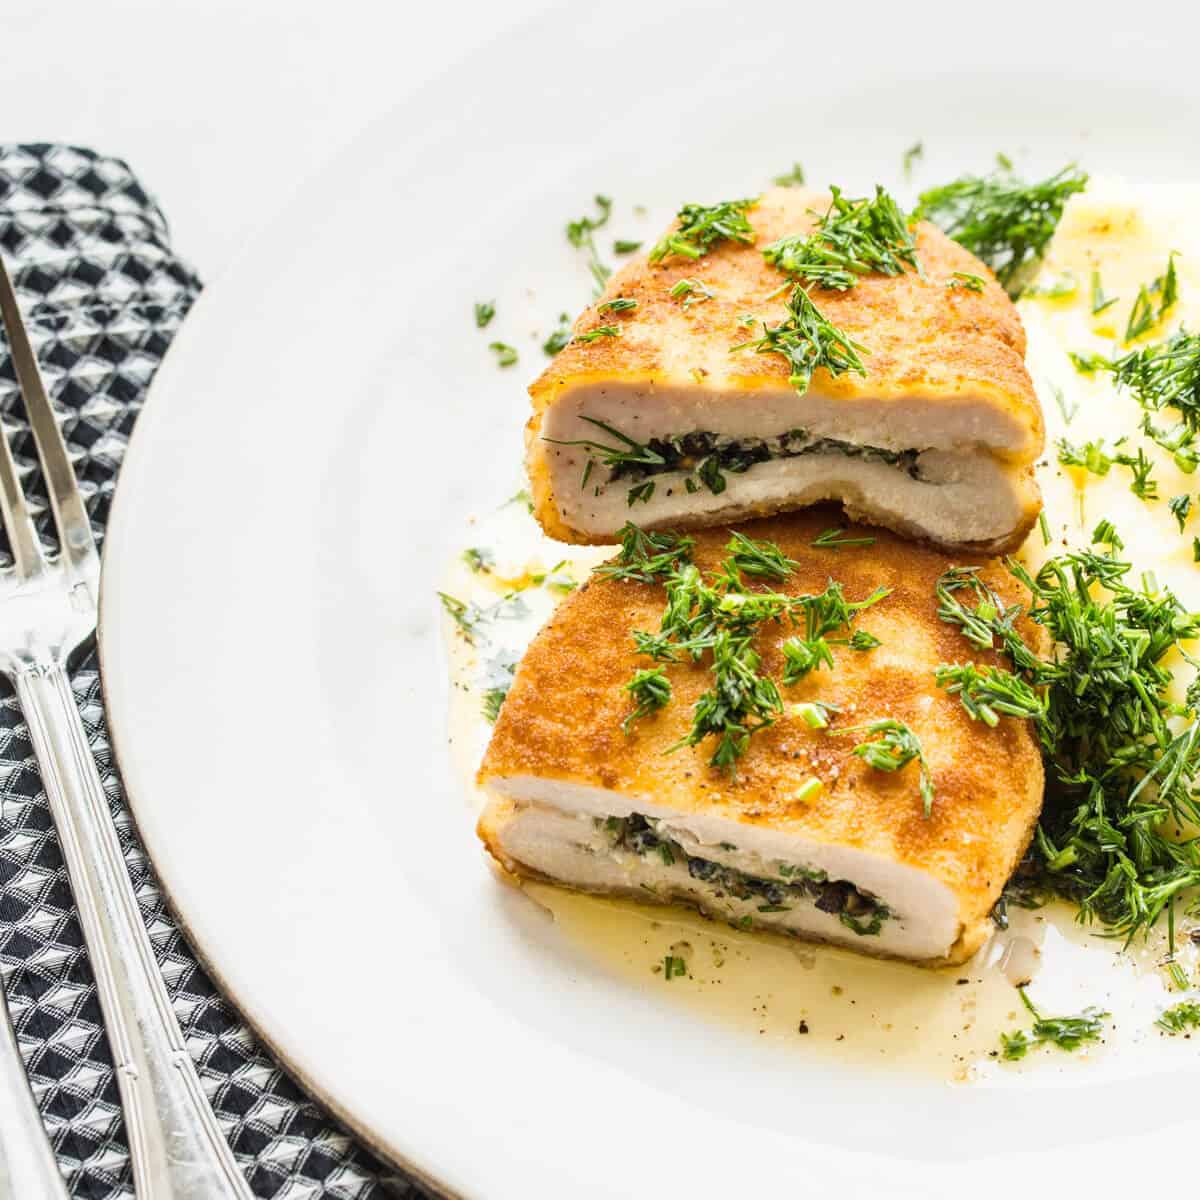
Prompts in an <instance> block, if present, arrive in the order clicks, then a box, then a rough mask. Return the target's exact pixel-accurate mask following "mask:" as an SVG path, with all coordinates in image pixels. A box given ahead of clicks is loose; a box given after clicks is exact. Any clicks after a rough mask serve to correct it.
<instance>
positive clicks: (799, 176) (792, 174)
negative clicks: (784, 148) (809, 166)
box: [771, 163, 804, 187]
mask: <svg viewBox="0 0 1200 1200" xmlns="http://www.w3.org/2000/svg"><path fill="white" fill-rule="evenodd" d="M771 182H772V183H773V184H774V185H775V186H776V187H803V186H804V168H803V167H802V166H801V165H800V164H799V163H792V169H791V170H790V171H788V172H787V174H786V175H776V176H775V178H774V179H772V180H771Z"/></svg>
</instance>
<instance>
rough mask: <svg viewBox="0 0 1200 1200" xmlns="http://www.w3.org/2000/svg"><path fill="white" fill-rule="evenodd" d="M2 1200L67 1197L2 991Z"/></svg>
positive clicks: (0, 1074) (0, 1196) (0, 1012)
mask: <svg viewBox="0 0 1200 1200" xmlns="http://www.w3.org/2000/svg"><path fill="white" fill-rule="evenodd" d="M0 1112H3V1113H4V1121H3V1123H2V1124H0V1200H68V1197H67V1185H66V1184H65V1183H64V1182H63V1177H62V1175H61V1173H60V1172H59V1169H58V1163H57V1162H56V1161H55V1159H54V1151H53V1150H52V1149H51V1148H50V1141H49V1139H48V1138H47V1137H46V1130H45V1127H44V1126H43V1125H42V1118H41V1116H40V1114H39V1113H38V1110H37V1105H36V1104H35V1103H34V1102H33V1093H32V1092H31V1091H30V1090H29V1080H28V1079H27V1078H26V1075H25V1066H24V1063H22V1061H21V1051H20V1050H19V1049H18V1047H17V1037H16V1034H15V1033H13V1028H12V1022H11V1021H10V1020H9V1019H8V1007H7V1005H6V1004H5V1003H4V996H3V995H2V994H0Z"/></svg>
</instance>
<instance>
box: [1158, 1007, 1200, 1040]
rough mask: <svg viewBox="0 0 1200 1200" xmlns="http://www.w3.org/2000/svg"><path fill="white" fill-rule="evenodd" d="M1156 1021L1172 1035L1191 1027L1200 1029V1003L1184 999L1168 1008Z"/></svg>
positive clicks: (1184, 1031)
mask: <svg viewBox="0 0 1200 1200" xmlns="http://www.w3.org/2000/svg"><path fill="white" fill-rule="evenodd" d="M1154 1023H1155V1025H1157V1026H1158V1027H1159V1028H1160V1029H1162V1030H1164V1031H1165V1032H1166V1033H1169V1034H1171V1035H1172V1036H1173V1035H1175V1034H1177V1033H1186V1032H1187V1031H1188V1030H1189V1029H1200V1004H1197V1003H1196V1002H1195V1001H1194V1000H1183V1001H1181V1002H1180V1003H1179V1004H1175V1005H1172V1006H1171V1007H1170V1008H1168V1009H1167V1010H1166V1011H1165V1012H1164V1013H1163V1014H1162V1015H1161V1016H1160V1017H1159V1018H1158V1020H1157V1021H1155V1022H1154Z"/></svg>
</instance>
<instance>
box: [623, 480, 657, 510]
mask: <svg viewBox="0 0 1200 1200" xmlns="http://www.w3.org/2000/svg"><path fill="white" fill-rule="evenodd" d="M654 486H655V484H654V480H653V479H647V480H646V481H645V482H644V483H635V484H634V485H633V487H631V488H630V489H629V491H628V493H627V494H626V497H625V502H626V504H627V505H628V506H629V507H630V508H632V507H633V506H634V505H635V504H639V503H640V504H649V503H650V497H651V496H653V495H654Z"/></svg>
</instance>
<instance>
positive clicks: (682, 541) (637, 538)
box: [593, 521, 696, 583]
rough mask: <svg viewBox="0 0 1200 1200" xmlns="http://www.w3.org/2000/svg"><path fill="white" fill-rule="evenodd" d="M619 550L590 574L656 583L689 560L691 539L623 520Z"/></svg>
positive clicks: (674, 573)
mask: <svg viewBox="0 0 1200 1200" xmlns="http://www.w3.org/2000/svg"><path fill="white" fill-rule="evenodd" d="M620 538H621V552H620V554H618V555H617V557H616V559H615V561H613V562H609V563H602V564H601V565H600V566H598V567H597V568H596V569H595V571H594V572H593V574H596V575H599V576H600V577H601V578H602V579H629V580H635V581H637V582H638V583H658V582H660V581H662V580H664V579H669V578H670V577H671V576H673V575H676V574H678V572H679V571H680V569H681V568H682V567H683V566H684V565H687V564H690V563H691V561H692V549H693V547H694V546H695V545H696V543H695V540H694V539H693V538H690V537H685V536H683V535H681V534H678V533H668V532H666V531H661V530H660V531H649V530H644V529H639V528H638V527H637V526H636V525H635V524H634V523H633V522H632V521H627V522H626V523H625V525H624V526H623V527H622V529H621V532H620Z"/></svg>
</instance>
